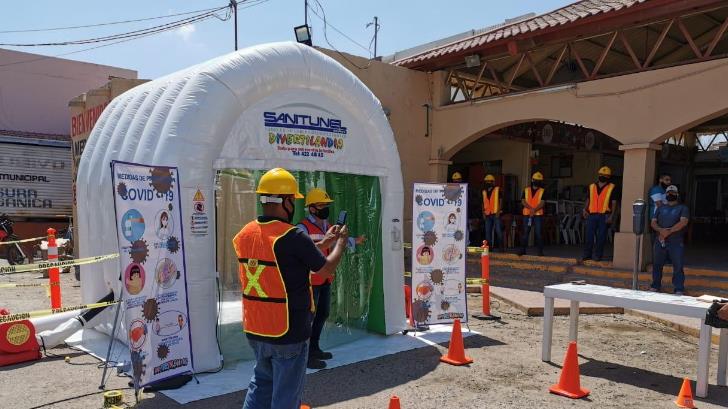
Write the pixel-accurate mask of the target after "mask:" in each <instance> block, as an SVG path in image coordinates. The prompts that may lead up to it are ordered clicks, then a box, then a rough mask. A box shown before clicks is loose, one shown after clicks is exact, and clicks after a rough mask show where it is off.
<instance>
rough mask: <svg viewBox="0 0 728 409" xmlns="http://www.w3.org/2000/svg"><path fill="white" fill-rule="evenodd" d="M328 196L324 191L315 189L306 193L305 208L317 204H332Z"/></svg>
mask: <svg viewBox="0 0 728 409" xmlns="http://www.w3.org/2000/svg"><path fill="white" fill-rule="evenodd" d="M333 202H334V201H333V200H331V197H329V194H328V193H326V191H325V190H323V189H319V188H317V187H315V188H313V189H311V190H309V191H308V193H306V206H310V205H312V204H318V203H333Z"/></svg>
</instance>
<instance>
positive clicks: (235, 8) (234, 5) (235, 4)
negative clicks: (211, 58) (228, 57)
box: [230, 0, 238, 51]
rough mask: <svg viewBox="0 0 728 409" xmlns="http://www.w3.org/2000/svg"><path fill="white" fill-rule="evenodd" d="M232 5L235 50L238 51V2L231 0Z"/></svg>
mask: <svg viewBox="0 0 728 409" xmlns="http://www.w3.org/2000/svg"><path fill="white" fill-rule="evenodd" d="M230 7H231V8H232V9H233V20H234V21H235V51H238V2H237V0H230Z"/></svg>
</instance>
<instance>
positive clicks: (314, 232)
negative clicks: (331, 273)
mask: <svg viewBox="0 0 728 409" xmlns="http://www.w3.org/2000/svg"><path fill="white" fill-rule="evenodd" d="M300 224H302V225H303V227H304V228H305V229H306V233H308V237H310V238H311V240H313V242H314V243H317V242H319V241H321V240H323V239H324V237H326V232H325V231H323V230H322V229H321V228H320V227H318V225H317V224H315V223H312V222H311V221H310V220H308V218H304V219H303V220H301V223H300ZM327 224H328V223H327ZM327 224H325V225H324V227H326V225H327ZM321 252H322V253H323V254H324V256H326V257H328V256H329V254H330V253H331V249H323V250H321ZM326 283H329V284H331V279H330V278H329V279H323V278H322V277H321V276H320V275H318V274H316V273H315V272H313V271H312V272H311V285H315V286H319V285H324V284H326Z"/></svg>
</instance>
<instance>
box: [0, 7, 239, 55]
mask: <svg viewBox="0 0 728 409" xmlns="http://www.w3.org/2000/svg"><path fill="white" fill-rule="evenodd" d="M229 7H230V6H229V5H226V6H223V7H218V8H216V9H213V10H212V11H208V12H205V13H201V14H197V15H195V16H192V17H187V18H184V19H181V20H175V21H172V22H169V23H165V24H160V25H157V26H153V27H149V28H144V29H140V30H134V31H128V32H124V33H117V34H112V35H108V36H103V37H94V38H87V39H82V40H71V41H55V42H46V43H0V46H5V47H49V46H67V45H83V44H91V43H100V42H105V41H114V40H119V39H123V38H129V37H134V36H141V35H145V34H147V33H152V32H158V31H167V30H174V29H176V28H179V27H181V26H184V25H188V24H193V23H196V22H198V21H202V20H206V19H208V18H210V17H213V16H216V15H215V13H216V12H218V11H221V10H224V9H228V10H229ZM225 19H226V18H225Z"/></svg>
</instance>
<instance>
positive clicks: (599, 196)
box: [589, 183, 614, 214]
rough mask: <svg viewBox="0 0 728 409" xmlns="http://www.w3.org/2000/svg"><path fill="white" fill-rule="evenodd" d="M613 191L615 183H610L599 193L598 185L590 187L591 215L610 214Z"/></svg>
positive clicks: (593, 184)
mask: <svg viewBox="0 0 728 409" xmlns="http://www.w3.org/2000/svg"><path fill="white" fill-rule="evenodd" d="M612 191H614V183H609V184H607V185H606V186H604V187H603V188H602V191H601V192H599V189H598V188H597V184H596V183H592V184H591V185H589V213H592V214H596V213H601V214H604V213H609V212H610V211H611V210H612V209H610V208H609V202H610V201H611V199H612Z"/></svg>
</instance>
